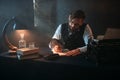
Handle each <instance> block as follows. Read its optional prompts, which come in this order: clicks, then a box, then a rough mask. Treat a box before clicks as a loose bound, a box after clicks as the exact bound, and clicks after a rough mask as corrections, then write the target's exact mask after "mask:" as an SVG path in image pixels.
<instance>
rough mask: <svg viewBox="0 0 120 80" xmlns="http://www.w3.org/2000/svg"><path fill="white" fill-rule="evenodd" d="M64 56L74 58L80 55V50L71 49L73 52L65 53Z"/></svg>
mask: <svg viewBox="0 0 120 80" xmlns="http://www.w3.org/2000/svg"><path fill="white" fill-rule="evenodd" d="M64 54H65V56H76V55H78V54H80V49H78V48H77V49H73V50H71V51H68V52H66V53H64Z"/></svg>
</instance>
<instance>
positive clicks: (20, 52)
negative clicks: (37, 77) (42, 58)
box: [17, 48, 40, 56]
mask: <svg viewBox="0 0 120 80" xmlns="http://www.w3.org/2000/svg"><path fill="white" fill-rule="evenodd" d="M39 50H40V49H39V48H20V49H18V50H17V55H21V56H25V55H30V54H35V53H38V52H39Z"/></svg>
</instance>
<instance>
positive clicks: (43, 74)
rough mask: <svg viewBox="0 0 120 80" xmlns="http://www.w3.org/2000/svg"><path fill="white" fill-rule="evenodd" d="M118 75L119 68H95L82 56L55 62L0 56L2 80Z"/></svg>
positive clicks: (64, 58) (105, 77)
mask: <svg viewBox="0 0 120 80" xmlns="http://www.w3.org/2000/svg"><path fill="white" fill-rule="evenodd" d="M6 54H7V53H6ZM119 73H120V67H119V66H118V67H117V66H115V67H113V66H112V67H110V66H96V64H95V62H93V61H92V60H88V59H86V58H85V57H84V56H76V57H59V58H58V59H56V60H45V59H44V58H43V57H37V58H31V59H24V60H18V59H17V58H15V56H11V57H4V56H0V75H1V78H4V79H12V80H17V79H27V80H35V79H43V80H51V79H53V80H58V79H60V80H61V79H62V80H64V79H84V80H88V79H95V80H96V79H112V78H113V77H117V78H119Z"/></svg>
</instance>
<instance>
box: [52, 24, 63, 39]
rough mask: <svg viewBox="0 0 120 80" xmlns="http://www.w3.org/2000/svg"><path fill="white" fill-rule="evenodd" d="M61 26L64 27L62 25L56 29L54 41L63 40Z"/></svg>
mask: <svg viewBox="0 0 120 80" xmlns="http://www.w3.org/2000/svg"><path fill="white" fill-rule="evenodd" d="M61 25H62V24H60V25H59V26H58V27H57V29H56V31H55V33H54V35H53V37H52V38H53V39H58V40H60V39H61Z"/></svg>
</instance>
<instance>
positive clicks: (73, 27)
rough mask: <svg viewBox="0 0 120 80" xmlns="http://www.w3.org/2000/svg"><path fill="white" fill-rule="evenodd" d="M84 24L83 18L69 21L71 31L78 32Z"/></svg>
mask: <svg viewBox="0 0 120 80" xmlns="http://www.w3.org/2000/svg"><path fill="white" fill-rule="evenodd" d="M83 23H84V19H82V18H74V19H71V20H69V26H70V29H71V30H73V31H74V30H77V29H78V28H79V27H80V26H82V24H83Z"/></svg>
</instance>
